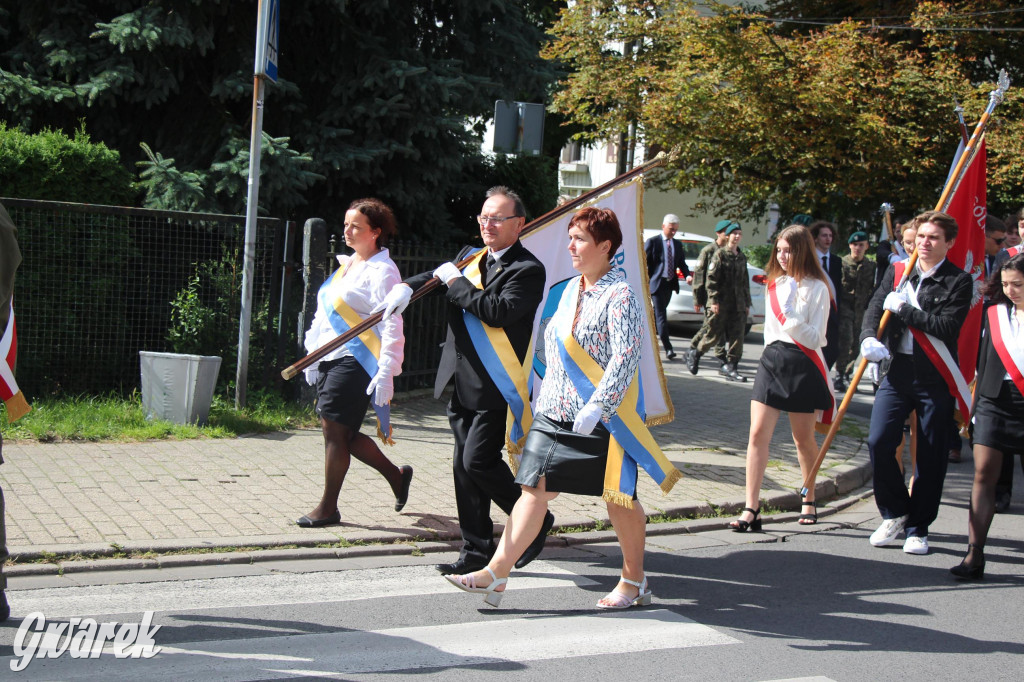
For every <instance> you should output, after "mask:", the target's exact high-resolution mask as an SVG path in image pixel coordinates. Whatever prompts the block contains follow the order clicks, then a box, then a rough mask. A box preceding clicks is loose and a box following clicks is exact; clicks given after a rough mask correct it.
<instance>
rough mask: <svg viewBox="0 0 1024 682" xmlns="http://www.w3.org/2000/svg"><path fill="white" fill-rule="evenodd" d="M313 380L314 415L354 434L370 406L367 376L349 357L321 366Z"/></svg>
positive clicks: (329, 361)
mask: <svg viewBox="0 0 1024 682" xmlns="http://www.w3.org/2000/svg"><path fill="white" fill-rule="evenodd" d="M318 369H319V370H320V374H319V376H318V377H317V380H316V413H317V415H319V416H320V417H321V418H323V419H328V420H330V421H332V422H338V423H339V424H341V425H342V426H347V427H349V428H350V429H352V430H353V431H358V430H359V427H360V425H362V423H363V417H365V416H366V409H367V408H368V407H369V406H370V396H368V395H366V387H367V386H369V385H370V375H369V374H367V373H366V370H365V369H363V366H362V365H360V364H359V361H358V360H356V359H355V358H354V357H352V356H351V355H347V356H345V357H343V358H338V359H337V360H328V361H327V362H321V363H320V365H319V366H318Z"/></svg>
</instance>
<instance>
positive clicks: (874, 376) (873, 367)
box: [864, 362, 878, 385]
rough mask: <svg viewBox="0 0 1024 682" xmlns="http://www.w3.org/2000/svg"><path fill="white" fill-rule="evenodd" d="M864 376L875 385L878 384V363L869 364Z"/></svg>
mask: <svg viewBox="0 0 1024 682" xmlns="http://www.w3.org/2000/svg"><path fill="white" fill-rule="evenodd" d="M864 376H866V377H867V378H868V380H869V381H870V382H871V383H873V384H876V385H877V384H878V363H877V362H869V363H868V368H867V369H866V370H864Z"/></svg>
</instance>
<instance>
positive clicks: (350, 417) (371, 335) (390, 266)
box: [296, 199, 412, 528]
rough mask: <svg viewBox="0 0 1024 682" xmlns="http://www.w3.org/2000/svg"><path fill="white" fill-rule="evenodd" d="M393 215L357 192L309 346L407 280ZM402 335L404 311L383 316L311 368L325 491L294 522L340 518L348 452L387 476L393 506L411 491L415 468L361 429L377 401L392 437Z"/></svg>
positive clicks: (383, 430)
mask: <svg viewBox="0 0 1024 682" xmlns="http://www.w3.org/2000/svg"><path fill="white" fill-rule="evenodd" d="M395 231H396V230H395V217H394V214H393V213H392V212H391V209H390V208H388V206H387V205H386V204H384V203H383V202H381V201H380V200H378V199H358V200H356V201H354V202H352V204H351V205H350V206H349V208H348V211H347V212H346V213H345V244H346V245H347V246H348V247H349V248H351V249H352V250H353V251H354V253H353V254H352V255H351V256H338V261H339V263H340V264H341V267H339V268H338V270H336V271H335V273H334V275H332V276H331V278H330V279H328V280H327V282H326V283H325V284H324V285H323V286H322V287H321V288H320V293H319V294H318V296H317V299H318V300H317V308H316V316H315V317H314V318H313V324H312V325H311V326H310V328H309V331H308V332H306V339H305V346H306V350H307V351H308V352H312V351H314V350H316V349H317V348H320V347H321V346H323V345H325V344H327V343H328V342H329V341H331V340H332V339H334V338H336V337H337V336H339V335H340V334H342V333H343V332H345V331H347V330H348V329H349V328H351V327H354V326H355V325H357V324H359V322H361V321H362V320H363V319H364V318H366V317H367V316H369V315H370V312H371V311H372V310H373V309H374V308H375V307H377V305H378V304H379V303H380V302H381V301H383V300H384V297H385V296H386V295H387V293H388V292H389V291H390V290H391V288H392V287H393V286H395V285H396V284H400V283H401V281H402V278H401V276H400V275H399V273H398V267H397V266H396V265H395V263H394V261H393V260H391V257H390V255H389V254H388V250H387V249H386V248H383V244H386V243H387V241H388V239H390V237H391V236H392V235H394V234H395ZM404 347H405V336H404V335H403V333H402V317H401V316H400V315H391V316H390V317H388V318H387V319H386V320H385V321H383V322H381V323H380V324H378V325H376V326H375V327H373V328H371V329H369V330H367V331H366V332H364V333H363V334H361V335H360V336H358V337H356V338H353V339H352V340H350V341H349V342H348V343H346V344H345V345H344V346H342V347H341V348H339V349H338V350H336V351H333V352H331V353H329V354H327V355H325V356H324V357H323V358H322V359H321V360H320V361H319V362H318V363H316V364H313V365H310V366H309V367H308V368H306V370H305V372H306V381H307V382H308V383H309V384H310V385H311V386H316V390H317V401H316V411H317V414H318V415H319V417H320V423H321V426H322V428H323V434H324V454H325V465H324V478H325V482H324V493H323V497H322V498H321V500H320V504H318V505H317V506H316V508H315V509H313V511H311V512H309V514H306V515H305V516H303V517H302V518H300V519H299V520H298V521H296V523H297V524H298V525H299V526H301V527H303V528H319V527H321V526H327V525H331V524H336V523H340V521H341V514H340V513H339V511H338V495H339V494H340V493H341V486H342V484H343V483H344V482H345V474H346V473H348V467H349V463H350V462H351V458H352V457H355V458H356V459H358V460H359V461H360V462H363V463H365V464H369V465H370V466H371V467H373V468H374V469H376V470H377V471H379V472H380V473H381V475H383V476H384V478H386V479H387V481H388V484H389V485H390V486H391V491H392V492H393V493H394V495H395V511H401V509H402V507H404V506H405V503H406V501H407V500H408V498H409V484H410V483H411V481H412V467H410V466H402V467H397V466H395V465H394V464H392V463H391V461H390V460H389V459H388V458H387V457H386V456H384V453H382V452H381V451H380V448H379V447H377V444H376V443H375V442H374V441H373V438H371V437H370V436H367V435H365V434H362V433H360V432H359V427H360V425H361V424H362V422H363V418H364V417H365V416H366V409H367V407H368V406H369V405H370V402H371V400H372V402H373V406H374V411H376V412H377V417H378V436H379V437H380V438H381V440H382V441H384V442H391V439H390V437H391V427H390V403H391V398H392V396H393V395H394V393H395V388H394V377H395V376H396V375H398V374H400V373H401V371H402V359H403V356H404Z"/></svg>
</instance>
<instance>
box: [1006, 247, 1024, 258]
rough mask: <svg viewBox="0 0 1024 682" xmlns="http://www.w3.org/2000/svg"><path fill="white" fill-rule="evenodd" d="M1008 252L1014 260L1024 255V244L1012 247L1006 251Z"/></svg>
mask: <svg viewBox="0 0 1024 682" xmlns="http://www.w3.org/2000/svg"><path fill="white" fill-rule="evenodd" d="M1006 252H1007V253H1009V254H1010V258H1013V257H1014V256H1016V255H1018V254H1021V253H1024V244H1017V246H1011V247H1010V248H1008V249H1007V250H1006Z"/></svg>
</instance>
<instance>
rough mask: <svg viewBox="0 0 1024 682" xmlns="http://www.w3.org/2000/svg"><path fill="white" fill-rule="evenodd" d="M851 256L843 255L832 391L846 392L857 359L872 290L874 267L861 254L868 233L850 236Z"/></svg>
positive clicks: (873, 285)
mask: <svg viewBox="0 0 1024 682" xmlns="http://www.w3.org/2000/svg"><path fill="white" fill-rule="evenodd" d="M849 242H850V253H849V255H846V256H843V261H842V264H843V279H842V286H841V287H840V291H839V357H838V359H837V360H836V378H835V388H836V390H837V391H845V390H846V383H847V382H848V381H849V380H850V373H851V372H853V366H854V362H855V361H856V360H857V352H858V350H859V341H858V340H859V338H860V327H861V322H863V320H864V311H865V310H867V308H868V301H870V300H871V294H873V293H874V291H875V265H874V264H873V263H872V262H871V261H869V260H868V259H867V258H865V257H864V255H865V254H866V253H867V250H868V234H867V232H854V233H853V234H851V235H850V239H849Z"/></svg>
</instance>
